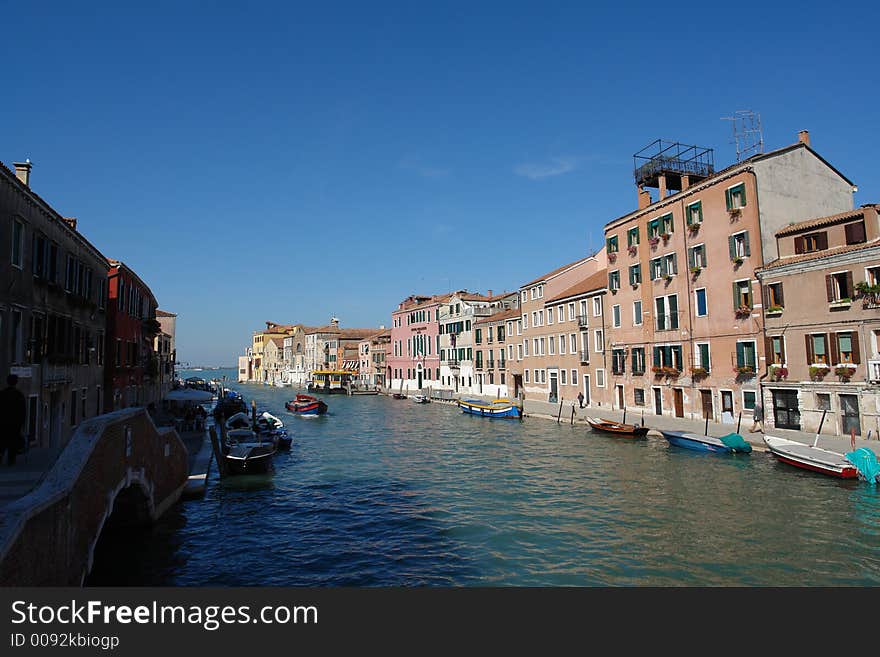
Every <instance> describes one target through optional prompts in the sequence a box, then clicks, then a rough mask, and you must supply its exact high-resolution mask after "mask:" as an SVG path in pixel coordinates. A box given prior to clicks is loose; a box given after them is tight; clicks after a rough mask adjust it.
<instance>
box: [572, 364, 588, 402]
mask: <svg viewBox="0 0 880 657" xmlns="http://www.w3.org/2000/svg"><path fill="white" fill-rule="evenodd" d="M572 372H574V370H572ZM581 378H583V380H584V406H589V405H590V375H589V374H584V375H583V377H581Z"/></svg>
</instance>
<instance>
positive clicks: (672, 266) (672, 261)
mask: <svg viewBox="0 0 880 657" xmlns="http://www.w3.org/2000/svg"><path fill="white" fill-rule="evenodd" d="M660 261H661V262H660V268H661V274H662V275H663V276H673V275H675V274H677V273H678V256H677V255H676V254H675V253H667V254H666V255H665V256H663V257H662V258H661V259H660Z"/></svg>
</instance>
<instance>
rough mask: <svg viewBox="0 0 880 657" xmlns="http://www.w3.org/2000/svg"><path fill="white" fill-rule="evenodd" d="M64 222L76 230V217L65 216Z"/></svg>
mask: <svg viewBox="0 0 880 657" xmlns="http://www.w3.org/2000/svg"><path fill="white" fill-rule="evenodd" d="M64 223H66V224H67V225H68V226H70V227H71V228H72V229H73V230H76V217H64Z"/></svg>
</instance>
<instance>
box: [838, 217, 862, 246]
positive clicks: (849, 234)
mask: <svg viewBox="0 0 880 657" xmlns="http://www.w3.org/2000/svg"><path fill="white" fill-rule="evenodd" d="M843 230H844V232H845V233H846V243H847V244H863V243H864V242H865V222H864V221H856V222H855V223H851V224H845V225H844V227H843Z"/></svg>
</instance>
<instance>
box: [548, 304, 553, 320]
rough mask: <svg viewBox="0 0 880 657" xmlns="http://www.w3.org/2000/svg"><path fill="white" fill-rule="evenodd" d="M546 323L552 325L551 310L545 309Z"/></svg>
mask: <svg viewBox="0 0 880 657" xmlns="http://www.w3.org/2000/svg"><path fill="white" fill-rule="evenodd" d="M547 323H548V324H552V323H553V308H548V309H547Z"/></svg>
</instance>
